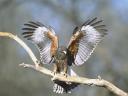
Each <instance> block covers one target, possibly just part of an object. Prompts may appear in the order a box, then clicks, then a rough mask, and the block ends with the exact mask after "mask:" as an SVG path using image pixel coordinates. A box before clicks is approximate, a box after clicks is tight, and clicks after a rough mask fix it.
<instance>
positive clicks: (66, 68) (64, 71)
mask: <svg viewBox="0 0 128 96" xmlns="http://www.w3.org/2000/svg"><path fill="white" fill-rule="evenodd" d="M63 68H64V69H63V71H62V72H61V74H63V75H64V76H66V77H67V70H68V65H67V63H64V64H63Z"/></svg>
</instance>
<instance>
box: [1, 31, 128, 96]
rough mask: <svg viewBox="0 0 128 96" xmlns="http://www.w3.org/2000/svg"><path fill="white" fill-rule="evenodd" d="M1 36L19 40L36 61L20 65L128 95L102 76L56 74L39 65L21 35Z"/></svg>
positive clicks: (61, 79)
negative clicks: (86, 76)
mask: <svg viewBox="0 0 128 96" xmlns="http://www.w3.org/2000/svg"><path fill="white" fill-rule="evenodd" d="M0 36H4V37H10V38H11V39H14V40H15V41H17V42H18V43H19V44H20V45H21V46H22V47H23V48H24V49H25V50H26V51H27V53H28V54H29V56H30V57H31V59H32V61H33V62H34V65H31V64H24V63H22V64H20V66H23V67H27V68H32V69H34V70H36V71H38V72H41V73H42V74H46V75H48V76H51V77H52V80H60V81H68V82H75V83H80V84H85V85H95V86H99V87H104V88H106V89H108V90H109V91H111V92H113V93H114V94H116V95H117V96H128V93H126V92H124V91H123V90H121V89H119V88H118V87H116V86H115V85H113V84H112V83H110V82H108V81H106V80H104V79H101V78H100V77H99V78H97V79H89V78H85V77H80V76H67V77H65V76H63V75H62V74H57V75H54V74H53V72H52V71H50V70H48V69H47V68H44V67H42V66H39V62H38V60H37V58H36V56H35V55H34V54H33V52H32V51H31V49H30V48H29V47H28V46H27V45H26V44H25V43H24V42H23V41H22V40H21V39H20V38H19V37H17V36H16V35H13V34H12V33H9V32H0Z"/></svg>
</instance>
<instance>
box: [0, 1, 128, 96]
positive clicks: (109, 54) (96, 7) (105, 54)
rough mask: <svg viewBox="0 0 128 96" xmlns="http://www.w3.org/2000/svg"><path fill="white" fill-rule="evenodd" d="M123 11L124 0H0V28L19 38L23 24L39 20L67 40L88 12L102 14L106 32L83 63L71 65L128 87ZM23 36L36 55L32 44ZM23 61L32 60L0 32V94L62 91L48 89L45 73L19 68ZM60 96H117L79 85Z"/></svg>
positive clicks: (37, 95)
mask: <svg viewBox="0 0 128 96" xmlns="http://www.w3.org/2000/svg"><path fill="white" fill-rule="evenodd" d="M127 12H128V0H0V31H5V32H12V33H13V34H17V35H18V36H19V37H20V38H22V36H21V33H22V30H21V28H22V27H23V24H24V23H26V22H28V21H31V20H32V21H40V22H42V23H43V24H45V25H50V26H52V27H53V29H54V30H55V31H56V33H57V34H58V36H59V38H60V44H61V45H62V44H63V45H67V44H68V41H69V39H70V37H71V34H72V31H73V29H74V28H75V26H77V25H80V24H82V23H83V22H85V21H86V20H87V19H89V18H92V17H98V18H99V19H103V20H104V24H106V25H107V29H108V30H109V31H108V33H109V34H108V35H107V36H106V37H105V38H104V40H103V41H102V42H101V43H100V44H99V46H98V47H97V48H96V50H95V52H94V54H93V55H92V56H91V58H90V59H89V60H88V61H87V62H86V64H84V65H83V66H81V67H77V68H74V70H75V71H76V72H77V73H78V74H79V75H80V76H86V77H88V78H97V76H98V75H100V76H101V77H102V78H103V79H106V80H108V81H110V82H113V83H114V84H115V85H116V86H118V87H119V88H121V89H123V90H124V91H127V92H128V75H127V74H128V64H127V63H128V55H127V54H128V32H127V30H128V13H127ZM22 39H23V38H22ZM23 40H24V41H25V42H26V43H27V44H28V45H29V46H30V48H32V50H33V51H34V53H35V54H36V56H37V57H38V58H39V52H38V50H37V49H36V47H35V46H34V45H33V44H32V43H31V42H29V41H27V40H25V39H23ZM22 62H24V63H30V64H33V62H32V60H31V59H30V57H29V55H28V54H27V53H26V51H25V50H24V49H23V48H22V47H21V46H20V45H19V44H17V43H16V42H15V41H14V40H11V39H8V38H4V37H0V96H60V95H58V94H55V93H53V92H52V87H53V82H51V81H50V78H49V77H48V76H46V75H43V74H40V73H39V72H36V71H34V70H31V69H25V68H22V67H19V66H18V65H19V64H20V63H22ZM46 67H48V68H50V67H49V66H46ZM62 96H115V95H114V94H112V93H110V92H109V91H107V90H106V89H104V88H99V87H95V86H93V87H90V86H87V85H81V86H80V87H79V88H78V89H77V90H75V91H73V92H72V94H64V95H62Z"/></svg>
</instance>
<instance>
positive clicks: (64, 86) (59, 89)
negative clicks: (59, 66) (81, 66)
mask: <svg viewBox="0 0 128 96" xmlns="http://www.w3.org/2000/svg"><path fill="white" fill-rule="evenodd" d="M69 75H71V76H77V74H76V73H75V72H74V71H73V70H72V69H71V68H70V70H69ZM54 83H55V84H54V86H53V92H55V93H58V94H62V93H71V91H72V90H73V89H75V88H76V87H77V86H78V85H79V83H68V82H64V81H59V80H55V81H54Z"/></svg>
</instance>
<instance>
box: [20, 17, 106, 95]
mask: <svg viewBox="0 0 128 96" xmlns="http://www.w3.org/2000/svg"><path fill="white" fill-rule="evenodd" d="M24 25H25V26H26V27H25V28H23V30H24V32H23V33H22V35H23V37H24V38H26V39H27V40H30V41H32V42H33V43H34V44H35V45H36V46H37V47H38V49H39V52H40V61H41V63H42V64H54V74H56V73H62V74H64V75H66V74H67V70H68V69H69V75H70V76H76V75H77V74H76V73H75V72H74V71H73V70H72V69H71V68H70V67H69V66H72V65H76V66H79V65H82V64H84V63H85V62H86V61H87V60H88V59H89V57H90V56H91V54H92V53H93V51H94V50H95V48H96V46H97V44H99V42H100V41H101V40H102V38H103V37H104V36H105V35H106V34H107V29H105V27H106V26H105V25H103V24H102V20H98V19H97V17H96V18H93V19H89V20H87V21H86V22H85V23H84V24H82V25H81V26H78V27H76V28H75V29H74V31H73V34H72V36H71V39H70V41H69V44H68V45H67V46H59V44H58V37H57V35H56V33H55V31H54V30H53V29H52V28H51V27H50V26H45V25H44V24H42V23H40V22H33V21H30V22H28V23H26V24H24ZM78 85H79V84H78V83H67V82H64V81H59V80H56V81H54V86H53V91H54V92H56V93H64V92H66V93H70V92H71V90H72V89H74V88H76V87H77V86H78Z"/></svg>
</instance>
